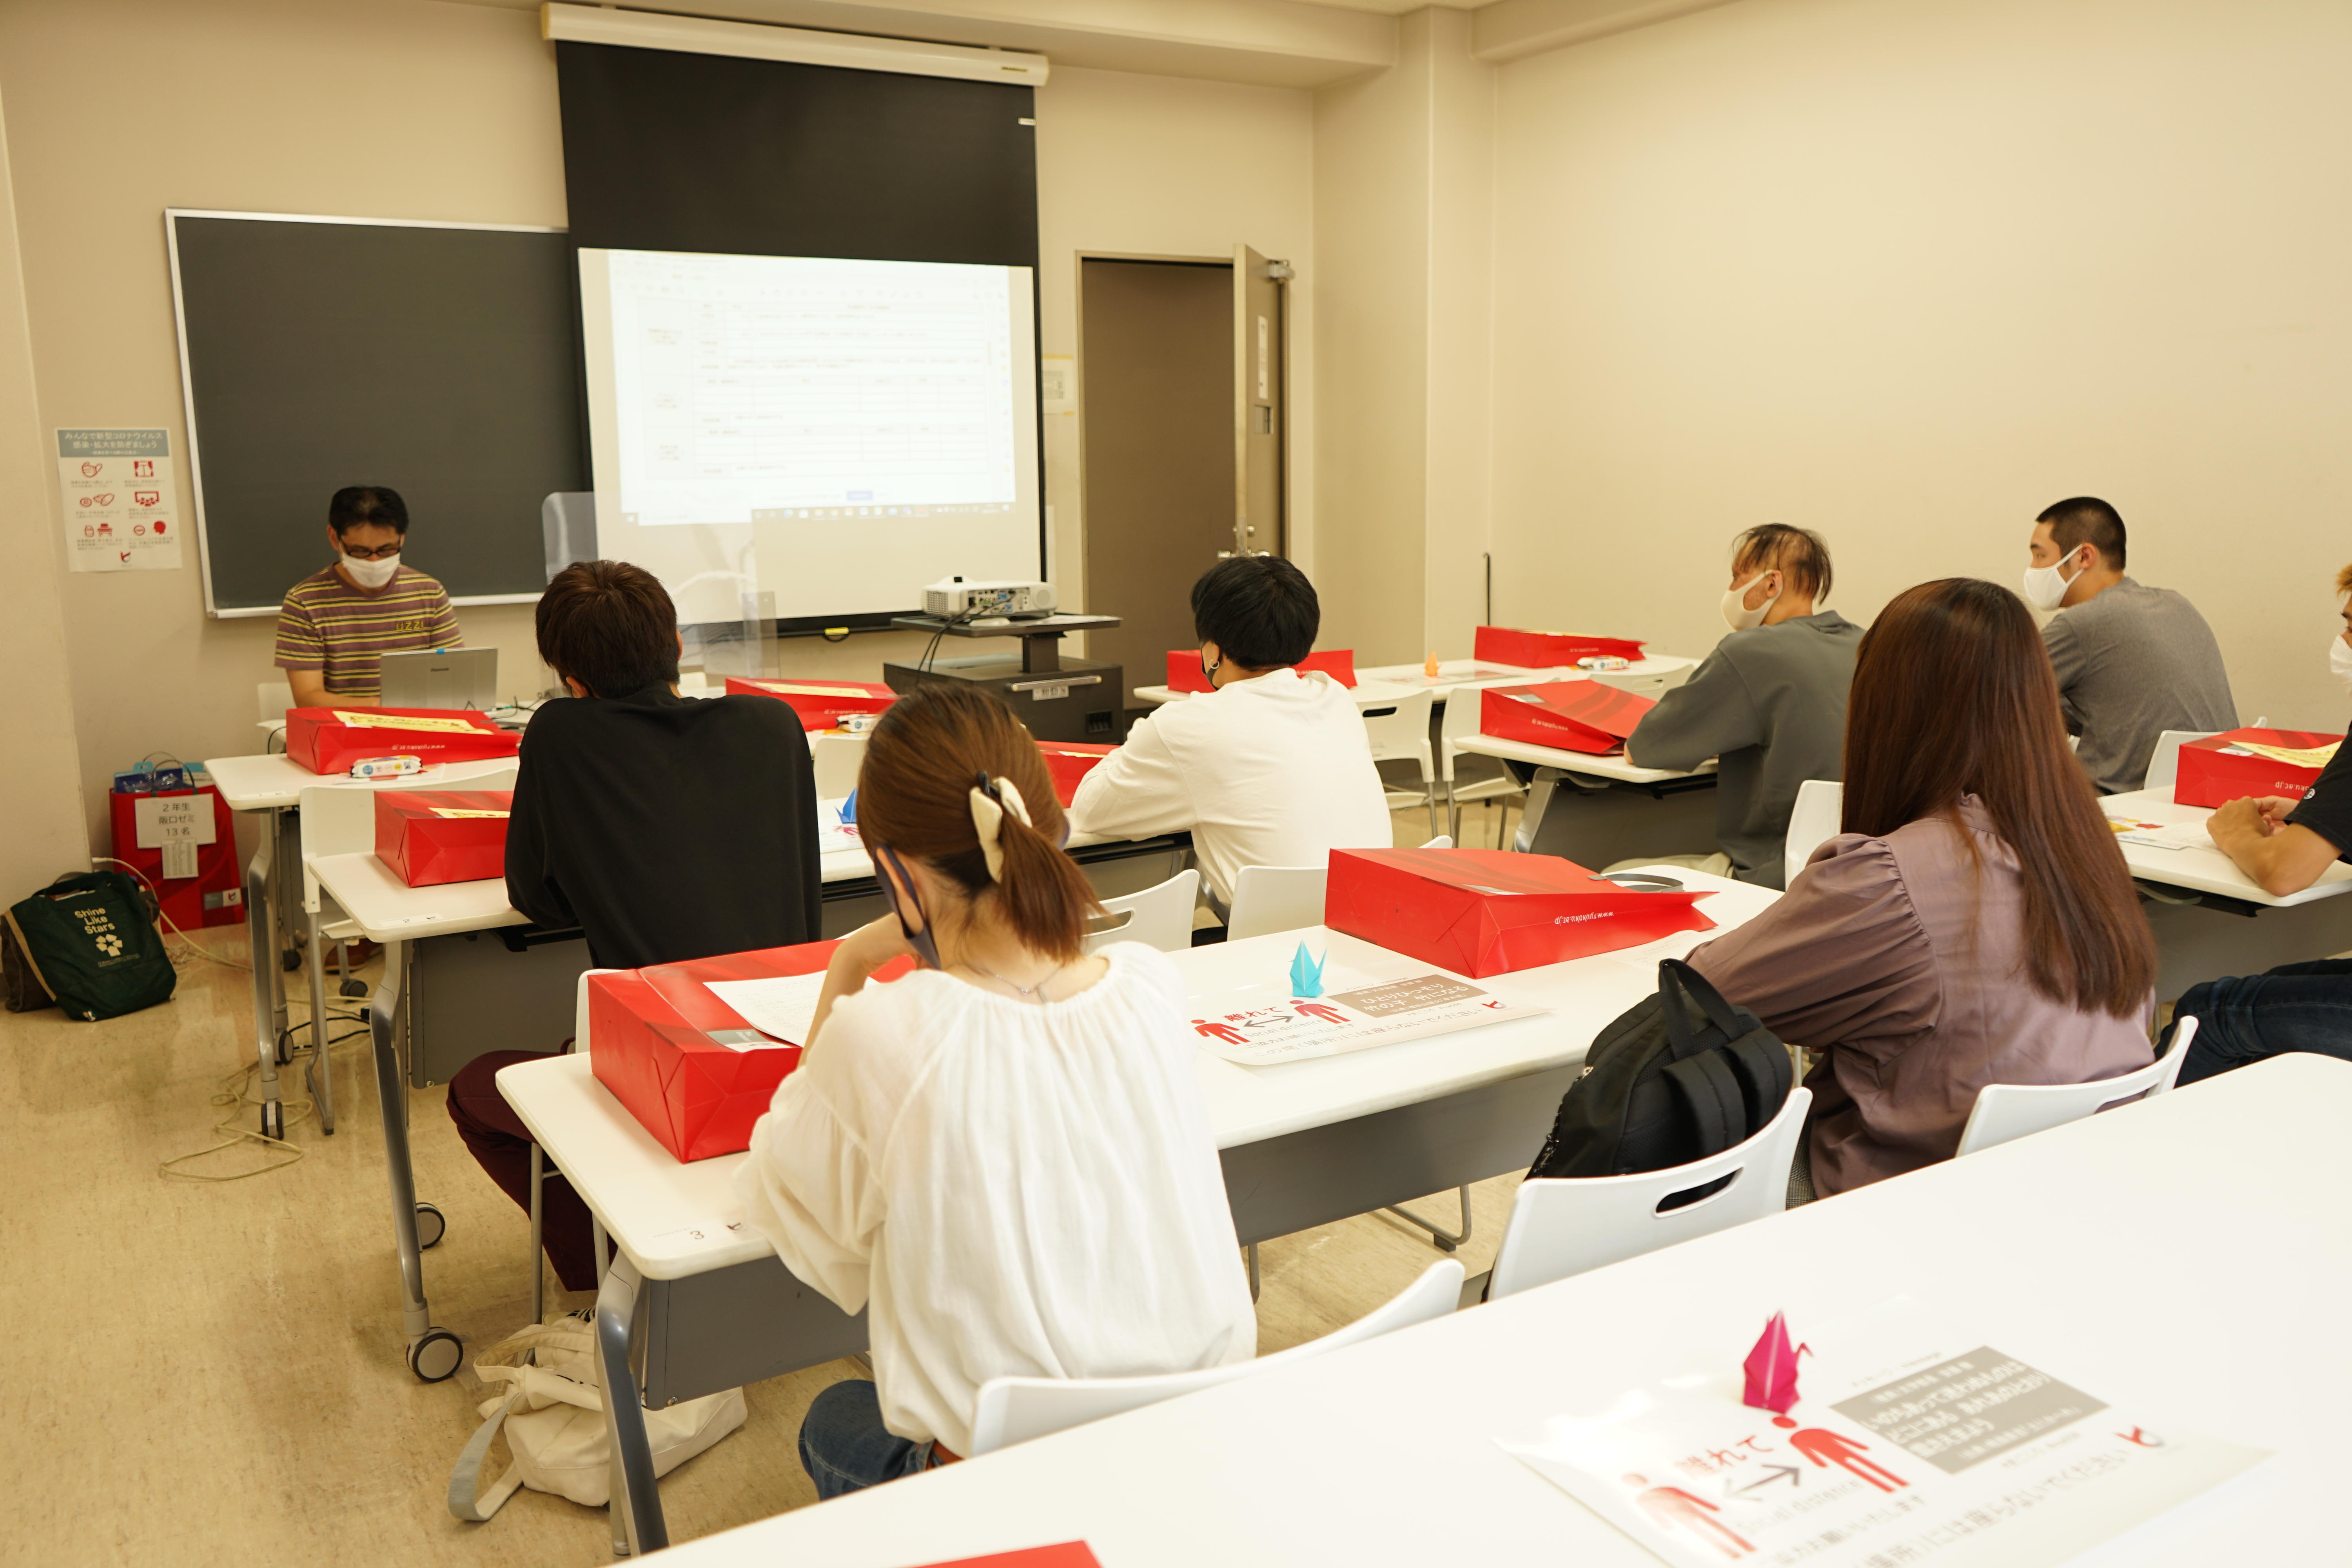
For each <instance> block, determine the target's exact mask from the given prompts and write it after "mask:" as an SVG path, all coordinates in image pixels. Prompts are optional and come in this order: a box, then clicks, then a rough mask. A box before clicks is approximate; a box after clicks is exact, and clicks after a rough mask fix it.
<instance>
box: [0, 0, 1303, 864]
mask: <svg viewBox="0 0 2352 1568" xmlns="http://www.w3.org/2000/svg"><path fill="white" fill-rule="evenodd" d="M133 59H135V60H139V61H145V62H151V63H152V64H153V65H154V66H155V67H156V70H155V75H154V86H153V89H152V96H151V97H150V99H149V100H147V102H146V103H145V105H144V107H143V108H142V109H141V110H139V111H135V112H134V111H125V110H122V109H121V106H120V105H119V104H111V103H110V104H107V105H102V106H94V105H93V101H92V100H91V99H90V98H89V94H88V90H87V88H86V85H85V84H86V82H87V81H88V79H89V75H88V66H89V62H90V61H93V60H102V61H110V62H116V63H117V64H119V63H120V62H122V61H125V60H133ZM109 70H110V73H113V72H114V71H115V67H114V66H111V65H110V67H109ZM108 80H109V81H110V83H111V82H119V81H121V77H120V75H119V74H110V75H109V77H108ZM0 110H5V130H6V133H7V137H8V143H9V148H10V163H9V169H10V172H11V173H12V174H13V175H14V178H15V187H16V212H17V216H18V222H19V228H20V231H21V232H20V234H19V235H18V239H19V242H20V245H21V249H22V253H23V258H24V268H25V282H26V299H27V301H28V307H29V317H30V321H31V345H32V352H33V363H32V367H31V373H30V374H24V373H12V370H11V365H10V362H9V358H8V356H9V353H10V342H9V320H10V319H9V314H8V311H7V310H6V308H5V299H6V295H7V292H8V289H7V281H8V280H7V278H6V276H5V270H6V269H5V245H0V518H5V520H6V521H5V532H0V551H8V552H21V553H24V554H26V556H27V557H28V559H29V560H30V561H31V562H32V563H34V564H33V565H32V567H31V568H30V570H29V571H28V572H27V573H26V574H23V575H22V577H21V578H0V584H5V585H0V607H5V615H0V622H5V630H0V655H9V654H10V650H11V649H12V648H13V647H14V644H15V642H16V640H18V628H19V627H22V628H25V633H26V636H25V637H24V639H23V640H26V642H27V643H28V646H29V647H30V649H31V651H28V652H26V653H25V654H24V655H23V657H22V660H21V662H19V661H18V660H17V658H15V657H13V656H12V657H10V658H9V662H8V663H7V664H6V665H5V668H8V670H9V671H10V678H11V679H12V681H15V680H17V679H35V680H36V681H37V679H46V680H47V689H49V690H54V689H56V687H57V679H58V676H57V664H58V656H59V655H62V658H63V659H64V661H65V662H67V663H68V664H69V666H70V669H71V689H72V694H73V714H74V718H75V719H76V720H78V722H79V747H78V750H79V760H80V772H81V775H82V780H83V786H82V803H81V804H82V807H83V810H84V812H85V813H86V816H87V819H88V821H89V824H90V825H91V828H92V831H93V832H94V834H95V835H96V837H97V841H98V842H99V844H100V847H102V846H103V843H104V839H105V831H106V830H105V826H104V823H105V816H104V810H103V808H104V799H103V794H102V792H103V790H104V788H105V785H106V783H107V781H108V779H109V777H110V774H111V773H112V771H113V770H114V769H115V768H116V767H117V766H120V765H122V764H124V763H129V762H131V761H132V760H135V759H136V758H138V757H140V756H142V755H144V754H145V753H147V752H153V751H158V750H163V751H169V752H174V753H176V754H178V755H180V756H182V757H184V758H189V759H192V760H193V759H199V758H203V757H206V756H218V755H234V754H240V753H245V752H253V751H257V750H258V749H259V736H258V733H257V731H256V730H255V729H254V728H253V711H254V705H253V688H254V683H255V682H257V681H259V680H263V679H270V678H271V676H272V673H273V672H272V670H271V668H270V650H271V639H272V635H273V626H272V622H271V621H270V619H268V618H267V617H264V618H261V619H255V620H211V619H208V618H206V617H205V615H204V612H203V600H202V590H201V586H200V584H199V581H198V577H197V573H196V569H195V566H194V563H193V561H192V562H191V563H190V564H189V565H188V566H186V567H184V568H183V569H182V570H180V571H177V572H160V573H121V574H71V575H68V574H62V573H61V571H60V570H59V569H58V567H59V563H61V559H62V553H63V552H62V548H61V546H60V545H59V544H58V535H57V529H56V527H55V525H54V523H53V522H52V521H50V520H52V519H53V518H54V517H55V515H56V505H57V503H56V496H55V486H54V484H53V483H52V482H51V479H50V477H49V475H48V472H47V470H48V468H51V467H53V466H54V465H45V464H43V463H41V462H39V461H38V456H39V454H38V450H37V446H38V443H39V441H40V440H42V439H44V438H45V436H44V433H45V432H46V431H47V429H48V428H49V427H51V426H60V425H95V426H104V425H162V426H168V427H169V428H170V429H171V430H172V432H173V440H174V442H175V445H176V449H177V450H180V451H183V452H184V450H185V431H184V428H183V420H182V403H181V393H180V379H179V366H178V358H177V349H176V346H175V340H174V336H173V321H172V308H171V293H170V288H169V278H168V273H167V270H166V265H165V256H164V247H163V219H162V216H161V215H162V212H163V208H165V207H166V206H192V207H215V208H225V209H231V210H245V211H260V212H293V213H330V214H341V215H349V216H372V217H411V218H441V219H453V220H459V221H477V222H491V223H520V224H549V225H561V224H562V222H563V221H564V202H563V178H562V150H561V145H560V142H559V134H558V126H557V114H556V82H555V72H554V63H553V55H552V51H551V48H550V47H548V46H547V45H545V44H544V43H542V42H541V40H540V38H539V37H538V33H537V26H536V18H535V16H533V14H531V13H530V12H528V11H519V10H508V9H496V8H489V7H485V6H478V5H443V4H432V3H427V0H207V3H205V4H203V5H192V4H184V3H175V0H24V3H21V4H16V5H10V6H7V7H5V8H0ZM1038 119H1039V127H1038V146H1039V171H1040V172H1039V181H1040V191H1039V197H1040V210H1041V228H1042V235H1043V243H1044V252H1045V257H1044V259H1045V266H1044V270H1043V277H1042V279H1041V283H1042V287H1043V290H1044V315H1043V321H1042V330H1043V332H1044V336H1045V349H1046V352H1047V353H1068V352H1070V344H1071V343H1072V342H1073V340H1074V339H1075V336H1076V326H1075V318H1074V310H1073V306H1072V287H1073V276H1074V275H1073V258H1074V256H1075V254H1076V252H1077V251H1078V250H1080V249H1082V248H1083V249H1097V250H1124V251H1145V252H1174V253H1180V254H1196V253H1197V254H1207V255H1222V254H1230V252H1231V249H1232V247H1233V246H1234V243H1235V242H1237V241H1247V242H1248V243H1250V244H1252V245H1255V246H1256V247H1258V248H1259V249H1260V250H1262V251H1265V252H1266V253H1268V254H1271V255H1288V256H1291V257H1294V258H1297V259H1298V260H1300V261H1301V262H1302V264H1307V265H1302V268H1301V270H1302V273H1303V275H1304V276H1305V277H1306V278H1307V279H1309V280H1310V281H1309V284H1308V286H1307V289H1302V293H1311V279H1312V276H1313V273H1312V269H1311V261H1312V239H1313V236H1312V231H1311V192H1310V167H1311V162H1312V156H1313V146H1312V127H1311V117H1310V108H1309V100H1308V96H1307V92H1306V91H1305V90H1304V89H1284V88H1247V87H1234V86H1229V85H1224V84H1219V83H1215V82H1205V81H1191V80H1173V79H1161V78H1156V77H1147V76H1133V75H1122V74H1118V73H1110V72H1099V71H1086V70H1064V71H1057V72H1056V73H1055V78H1054V79H1053V81H1052V82H1051V83H1049V85H1048V86H1047V87H1046V88H1045V89H1044V92H1043V93H1042V95H1041V98H1040V102H1039V108H1038ZM4 238H5V236H0V239H4ZM1300 305H1301V308H1300V310H1298V331H1299V332H1300V334H1301V340H1302V342H1303V343H1304V344H1306V345H1308V346H1311V343H1312V333H1313V310H1312V306H1311V301H1310V300H1306V299H1302V300H1301V301H1300ZM1306 357H1307V356H1306V354H1305V353H1302V354H1301V360H1302V362H1304V361H1305V360H1306ZM36 375H37V385H38V407H37V413H36V412H35V411H34V410H33V408H32V407H31V406H30V399H31V396H32V386H33V377H34V376H36ZM1312 398H1313V389H1312V377H1311V374H1307V375H1304V376H1302V384H1301V385H1300V387H1299V388H1298V403H1297V412H1298V416H1299V420H1300V430H1301V433H1302V439H1301V445H1302V447H1305V446H1306V437H1307V432H1310V431H1311V425H1310V424H1309V423H1308V418H1309V416H1310V410H1311V405H1312ZM1069 423H1074V422H1069ZM28 443H29V445H28ZM28 453H29V454H30V456H29V458H28V457H27V454H28ZM1048 458H1049V470H1048V471H1049V493H1048V500H1049V501H1050V502H1052V503H1053V504H1054V505H1055V515H1056V521H1057V524H1058V527H1059V531H1060V534H1061V547H1062V551H1063V561H1064V563H1065V564H1064V565H1063V567H1062V575H1063V578H1064V580H1065V581H1066V582H1067V583H1070V584H1077V583H1079V582H1081V581H1083V577H1082V574H1080V573H1079V572H1078V571H1077V570H1076V557H1075V555H1074V554H1073V553H1072V552H1073V551H1074V550H1075V548H1076V541H1077V538H1078V534H1077V529H1078V527H1079V525H1080V521H1081V520H1080V519H1079V517H1078V507H1077V496H1078V494H1079V490H1078V486H1077V483H1076V479H1077V475H1076V447H1075V438H1074V436H1073V435H1072V433H1070V432H1067V431H1063V432H1058V433H1056V435H1055V437H1054V438H1053V440H1052V441H1051V442H1050V443H1049V447H1048ZM1298 485H1299V492H1298V493H1299V496H1300V500H1301V510H1302V521H1305V520H1306V519H1307V518H1311V504H1312V495H1313V472H1312V467H1311V464H1309V465H1307V466H1306V467H1305V468H1304V470H1303V471H1302V472H1301V473H1300V475H1299V476H1298ZM324 500H325V498H323V497H321V498H320V501H321V507H322V509H323V505H324ZM187 504H188V501H187V498H185V497H184V498H183V505H184V506H185V505H187ZM1302 532H1305V533H1307V535H1308V536H1309V537H1311V521H1306V523H1305V527H1304V528H1303V529H1302ZM412 553H413V554H414V556H415V563H416V564H417V565H418V566H420V567H423V568H425V569H426V570H430V568H431V565H432V557H433V545H432V520H431V519H430V518H419V519H417V520H416V521H415V543H414V544H413V546H412ZM321 564H324V561H323V559H322V561H321ZM0 565H5V562H0ZM44 571H47V574H48V577H47V582H44V581H42V573H43V572H44ZM56 593H61V594H62V608H63V614H62V638H61V639H60V638H59V637H58V631H57V616H56V612H55V611H54V610H50V611H44V610H43V609H42V605H43V604H44V602H45V596H46V595H50V594H56ZM45 615H46V616H48V619H47V620H44V618H43V616H45ZM459 619H460V621H461V622H462V624H463V626H464V628H465V632H466V637H467V641H468V642H470V643H472V644H475V645H476V646H486V645H494V646H496V647H498V648H499V666H500V677H501V684H502V685H504V686H507V687H509V688H510V689H517V690H534V689H539V688H541V687H542V686H544V685H545V684H547V683H548V677H547V676H546V675H545V672H544V671H543V670H542V669H541V667H540V666H539V664H538V661H537V658H536V657H535V656H534V655H533V654H532V652H531V649H532V646H533V642H532V637H531V632H530V606H529V605H511V606H505V605H500V606H486V607H482V608H476V609H467V610H463V611H461V612H460V613H459ZM45 628H46V629H45ZM916 646H918V644H917V640H916V639H911V638H908V637H901V636H898V635H895V634H894V635H890V636H883V637H854V638H851V639H850V640H848V641H847V642H845V643H843V644H840V645H837V646H829V645H826V644H824V643H821V642H818V641H815V640H814V639H793V640H791V641H788V642H786V643H785V644H784V645H783V658H784V661H785V668H787V669H788V670H789V671H791V672H793V673H799V674H808V675H856V676H862V677H864V678H866V679H875V678H877V675H878V670H879V666H880V664H881V662H882V660H883V659H885V658H899V657H905V656H906V654H907V653H908V651H909V650H910V649H911V648H912V647H916ZM45 650H46V657H47V658H48V663H47V665H46V666H45V665H44V664H43V662H42V658H43V657H44V655H45ZM44 669H46V670H47V675H46V677H26V676H24V675H23V674H22V672H24V671H35V672H38V671H42V670H44ZM13 711H14V705H13V703H12V712H13ZM39 733H40V734H41V735H42V736H44V737H45V739H44V740H43V742H42V743H43V744H44V745H45V746H46V747H47V750H48V751H49V752H51V753H52V754H58V755H70V754H72V753H71V752H70V751H69V750H68V748H69V747H71V746H72V745H73V741H72V739H71V726H70V725H69V724H67V723H66V722H64V721H63V716H62V715H60V719H59V721H58V722H56V723H53V724H51V725H49V727H48V728H47V729H46V730H43V731H39ZM5 787H6V788H7V789H8V790H9V791H10V792H11V793H10V794H9V795H7V796H5V797H0V805H7V806H15V805H17V804H18V800H17V795H16V793H15V792H16V790H18V789H19V788H20V787H22V788H25V789H31V788H32V787H33V785H32V784H31V783H30V782H26V784H22V785H21V786H20V785H19V784H18V783H17V781H16V780H15V779H13V778H12V779H11V781H10V783H9V784H7V785H6V786H5ZM76 852H77V853H78V852H79V847H78V846H77V847H76ZM42 855H43V856H46V857H47V858H56V857H55V855H54V854H53V853H51V852H50V851H49V850H47V849H44V850H43V851H42ZM41 863H42V864H44V865H46V864H47V859H46V858H44V859H42V861H41ZM63 868H64V867H63V866H59V867H57V868H54V869H63ZM0 870H13V867H0ZM46 875H47V873H44V879H45V878H46ZM17 880H19V881H22V880H24V877H23V876H21V875H20V876H18V877H17ZM10 885H12V886H13V884H10Z"/></svg>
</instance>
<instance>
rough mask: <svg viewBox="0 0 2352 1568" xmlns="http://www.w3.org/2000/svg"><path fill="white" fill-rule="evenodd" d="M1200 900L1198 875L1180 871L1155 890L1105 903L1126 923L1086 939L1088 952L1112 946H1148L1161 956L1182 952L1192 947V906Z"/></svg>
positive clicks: (1110, 910) (1107, 908) (1108, 900)
mask: <svg viewBox="0 0 2352 1568" xmlns="http://www.w3.org/2000/svg"><path fill="white" fill-rule="evenodd" d="M1200 896H1201V873H1200V872H1198V871H1179V872H1177V873H1176V874H1175V875H1174V876H1172V877H1171V878H1169V879H1167V880H1166V881H1164V882H1162V883H1160V885H1159V886H1158V887H1156V888H1146V889H1143V891H1141V892H1139V893H1129V894H1127V895H1125V896H1124V897H1121V898H1116V899H1105V900H1103V901H1102V902H1103V908H1104V909H1105V910H1107V911H1108V912H1109V913H1111V914H1114V915H1122V914H1123V915H1126V916H1127V917H1128V920H1127V921H1126V922H1125V923H1124V924H1122V925H1119V926H1117V927H1115V928H1113V929H1110V930H1108V931H1097V932H1095V933H1093V934H1092V935H1090V936H1088V937H1087V952H1094V951H1095V949H1097V948H1098V947H1108V946H1109V945H1110V944H1111V943H1112V942H1148V943H1150V945H1151V946H1153V947H1156V948H1158V949H1159V950H1160V952H1188V951H1190V949H1191V948H1192V906H1193V904H1194V903H1195V902H1197V901H1198V900H1199V899H1200Z"/></svg>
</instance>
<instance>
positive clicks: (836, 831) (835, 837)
mask: <svg viewBox="0 0 2352 1568" xmlns="http://www.w3.org/2000/svg"><path fill="white" fill-rule="evenodd" d="M841 806H842V803H841V802H840V801H837V800H829V801H825V802H824V803H823V808H822V809H821V810H819V811H818V813H817V816H816V820H817V830H816V852H817V853H818V854H820V855H830V854H832V853H834V852H835V850H839V849H856V850H861V851H862V850H864V849H865V847H866V840H865V838H864V837H861V836H860V835H859V833H858V831H857V824H856V823H854V822H844V821H842V820H841Z"/></svg>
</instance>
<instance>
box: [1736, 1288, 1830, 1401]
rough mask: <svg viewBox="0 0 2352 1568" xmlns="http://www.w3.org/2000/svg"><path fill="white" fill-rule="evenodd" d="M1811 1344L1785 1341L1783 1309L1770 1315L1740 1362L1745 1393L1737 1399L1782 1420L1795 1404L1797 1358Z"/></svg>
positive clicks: (1785, 1316) (1786, 1317) (1786, 1324)
mask: <svg viewBox="0 0 2352 1568" xmlns="http://www.w3.org/2000/svg"><path fill="white" fill-rule="evenodd" d="M1812 1348H1813V1347H1812V1346H1811V1345H1795V1346H1791V1345H1790V1343H1789V1319H1788V1314H1786V1313H1784V1312H1775V1313H1773V1314H1772V1321H1770V1322H1769V1323H1767V1324H1765V1325H1764V1333H1763V1336H1762V1337H1761V1338H1759V1340H1757V1342H1756V1348H1755V1349H1754V1350H1752V1351H1749V1352H1748V1360H1747V1361H1746V1362H1744V1363H1741V1364H1742V1365H1744V1366H1745V1367H1746V1368H1747V1370H1748V1394H1747V1396H1746V1397H1745V1398H1744V1399H1742V1400H1741V1401H1740V1403H1741V1404H1743V1405H1753V1406H1755V1407H1756V1408H1757V1409H1759V1410H1769V1411H1771V1412H1772V1413H1773V1415H1775V1416H1778V1417H1780V1418H1782V1419H1784V1420H1785V1419H1786V1418H1787V1416H1788V1414H1789V1406H1790V1405H1794V1404H1795V1403H1797V1357H1798V1356H1800V1355H1805V1354H1810V1353H1811V1351H1812Z"/></svg>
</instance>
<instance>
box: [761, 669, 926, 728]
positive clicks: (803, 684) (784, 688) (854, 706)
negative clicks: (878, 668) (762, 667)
mask: <svg viewBox="0 0 2352 1568" xmlns="http://www.w3.org/2000/svg"><path fill="white" fill-rule="evenodd" d="M744 692H750V693H751V695H753V696H755V697H775V698H781V699H782V700H784V701H786V702H789V703H791V704H792V705H793V711H794V712H796V713H798V714H799V715H800V716H801V728H802V729H803V730H830V729H833V728H834V727H835V726H836V725H838V724H839V723H840V722H841V716H842V715H843V714H845V713H879V712H881V711H882V710H884V709H885V708H887V707H889V706H890V704H892V703H893V702H896V701H897V700H898V693H897V692H895V691H893V690H891V689H889V688H888V687H887V686H876V685H874V684H872V683H871V682H869V681H864V680H758V679H751V677H749V676H742V675H730V676H729V677H728V678H727V694H728V695H729V696H730V697H734V696H738V695H740V694H742V693H744Z"/></svg>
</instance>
